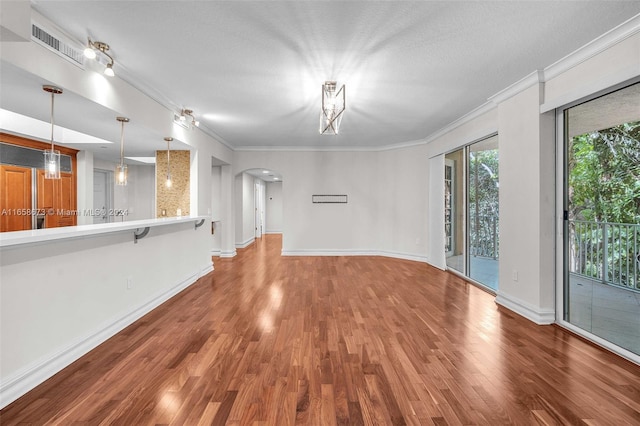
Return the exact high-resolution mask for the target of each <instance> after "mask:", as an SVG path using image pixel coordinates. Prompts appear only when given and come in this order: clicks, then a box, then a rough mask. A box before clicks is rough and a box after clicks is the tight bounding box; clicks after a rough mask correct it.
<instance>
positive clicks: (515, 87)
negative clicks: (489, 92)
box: [489, 70, 544, 105]
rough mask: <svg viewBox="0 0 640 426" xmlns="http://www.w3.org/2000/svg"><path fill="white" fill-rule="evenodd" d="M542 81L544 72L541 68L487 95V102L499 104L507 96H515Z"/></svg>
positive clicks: (507, 97)
mask: <svg viewBox="0 0 640 426" xmlns="http://www.w3.org/2000/svg"><path fill="white" fill-rule="evenodd" d="M542 82H544V74H543V71H542V70H536V71H534V72H532V73H531V74H529V75H527V76H526V77H524V78H522V79H520V80H519V81H516V82H515V83H513V84H512V85H511V86H509V87H507V88H506V89H503V90H501V91H499V92H498V93H496V94H495V95H493V96H490V97H489V102H493V103H494V104H496V105H497V104H499V103H502V102H504V101H506V100H507V99H509V98H512V97H514V96H516V95H517V94H518V93H521V92H524V91H525V90H527V89H528V88H530V87H532V86H535V85H536V84H539V83H542Z"/></svg>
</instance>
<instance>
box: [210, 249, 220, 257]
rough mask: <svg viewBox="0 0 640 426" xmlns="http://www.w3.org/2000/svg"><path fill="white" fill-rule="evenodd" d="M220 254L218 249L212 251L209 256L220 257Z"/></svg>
mask: <svg viewBox="0 0 640 426" xmlns="http://www.w3.org/2000/svg"><path fill="white" fill-rule="evenodd" d="M221 254H222V250H220V249H212V250H211V256H220V255H221Z"/></svg>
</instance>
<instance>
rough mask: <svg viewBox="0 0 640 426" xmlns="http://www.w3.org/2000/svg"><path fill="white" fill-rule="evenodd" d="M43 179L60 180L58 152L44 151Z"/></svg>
mask: <svg viewBox="0 0 640 426" xmlns="http://www.w3.org/2000/svg"><path fill="white" fill-rule="evenodd" d="M44 178H45V179H60V151H54V150H49V149H47V150H45V151H44Z"/></svg>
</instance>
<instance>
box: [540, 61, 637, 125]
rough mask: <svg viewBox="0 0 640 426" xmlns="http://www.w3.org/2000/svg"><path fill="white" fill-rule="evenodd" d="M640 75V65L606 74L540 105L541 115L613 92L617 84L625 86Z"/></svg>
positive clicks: (631, 65)
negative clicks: (597, 95)
mask: <svg viewBox="0 0 640 426" xmlns="http://www.w3.org/2000/svg"><path fill="white" fill-rule="evenodd" d="M638 75H640V72H639V67H638V64H637V63H635V64H630V65H629V66H627V67H626V68H622V69H620V70H617V71H616V72H614V73H606V74H605V75H603V76H601V77H600V78H598V79H596V80H593V81H591V82H589V84H587V85H583V86H581V87H580V88H578V89H576V90H572V91H571V92H568V93H565V94H563V95H562V96H558V97H556V98H554V99H552V100H550V101H548V102H544V103H543V104H542V105H540V114H544V113H545V112H549V111H551V110H553V109H556V108H559V107H563V106H565V105H568V104H570V103H572V102H575V101H577V100H578V99H582V98H585V97H591V96H592V95H593V94H595V93H598V92H600V91H603V90H606V91H610V90H611V91H613V87H614V86H615V85H617V84H621V83H622V84H624V82H625V81H628V80H632V79H634V78H637V77H638Z"/></svg>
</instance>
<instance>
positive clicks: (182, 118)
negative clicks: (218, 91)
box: [173, 108, 200, 129]
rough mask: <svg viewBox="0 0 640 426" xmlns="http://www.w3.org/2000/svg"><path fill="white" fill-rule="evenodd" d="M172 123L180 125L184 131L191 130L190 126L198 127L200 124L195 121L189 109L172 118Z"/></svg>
mask: <svg viewBox="0 0 640 426" xmlns="http://www.w3.org/2000/svg"><path fill="white" fill-rule="evenodd" d="M187 117H190V118H191V120H190V121H187ZM173 121H174V122H176V123H177V124H179V125H181V126H182V127H184V128H185V129H191V126H194V127H200V122H199V121H198V120H196V118H195V117H194V115H193V110H191V109H186V108H185V109H183V110H182V111H180V115H175V116H174V119H173Z"/></svg>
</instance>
